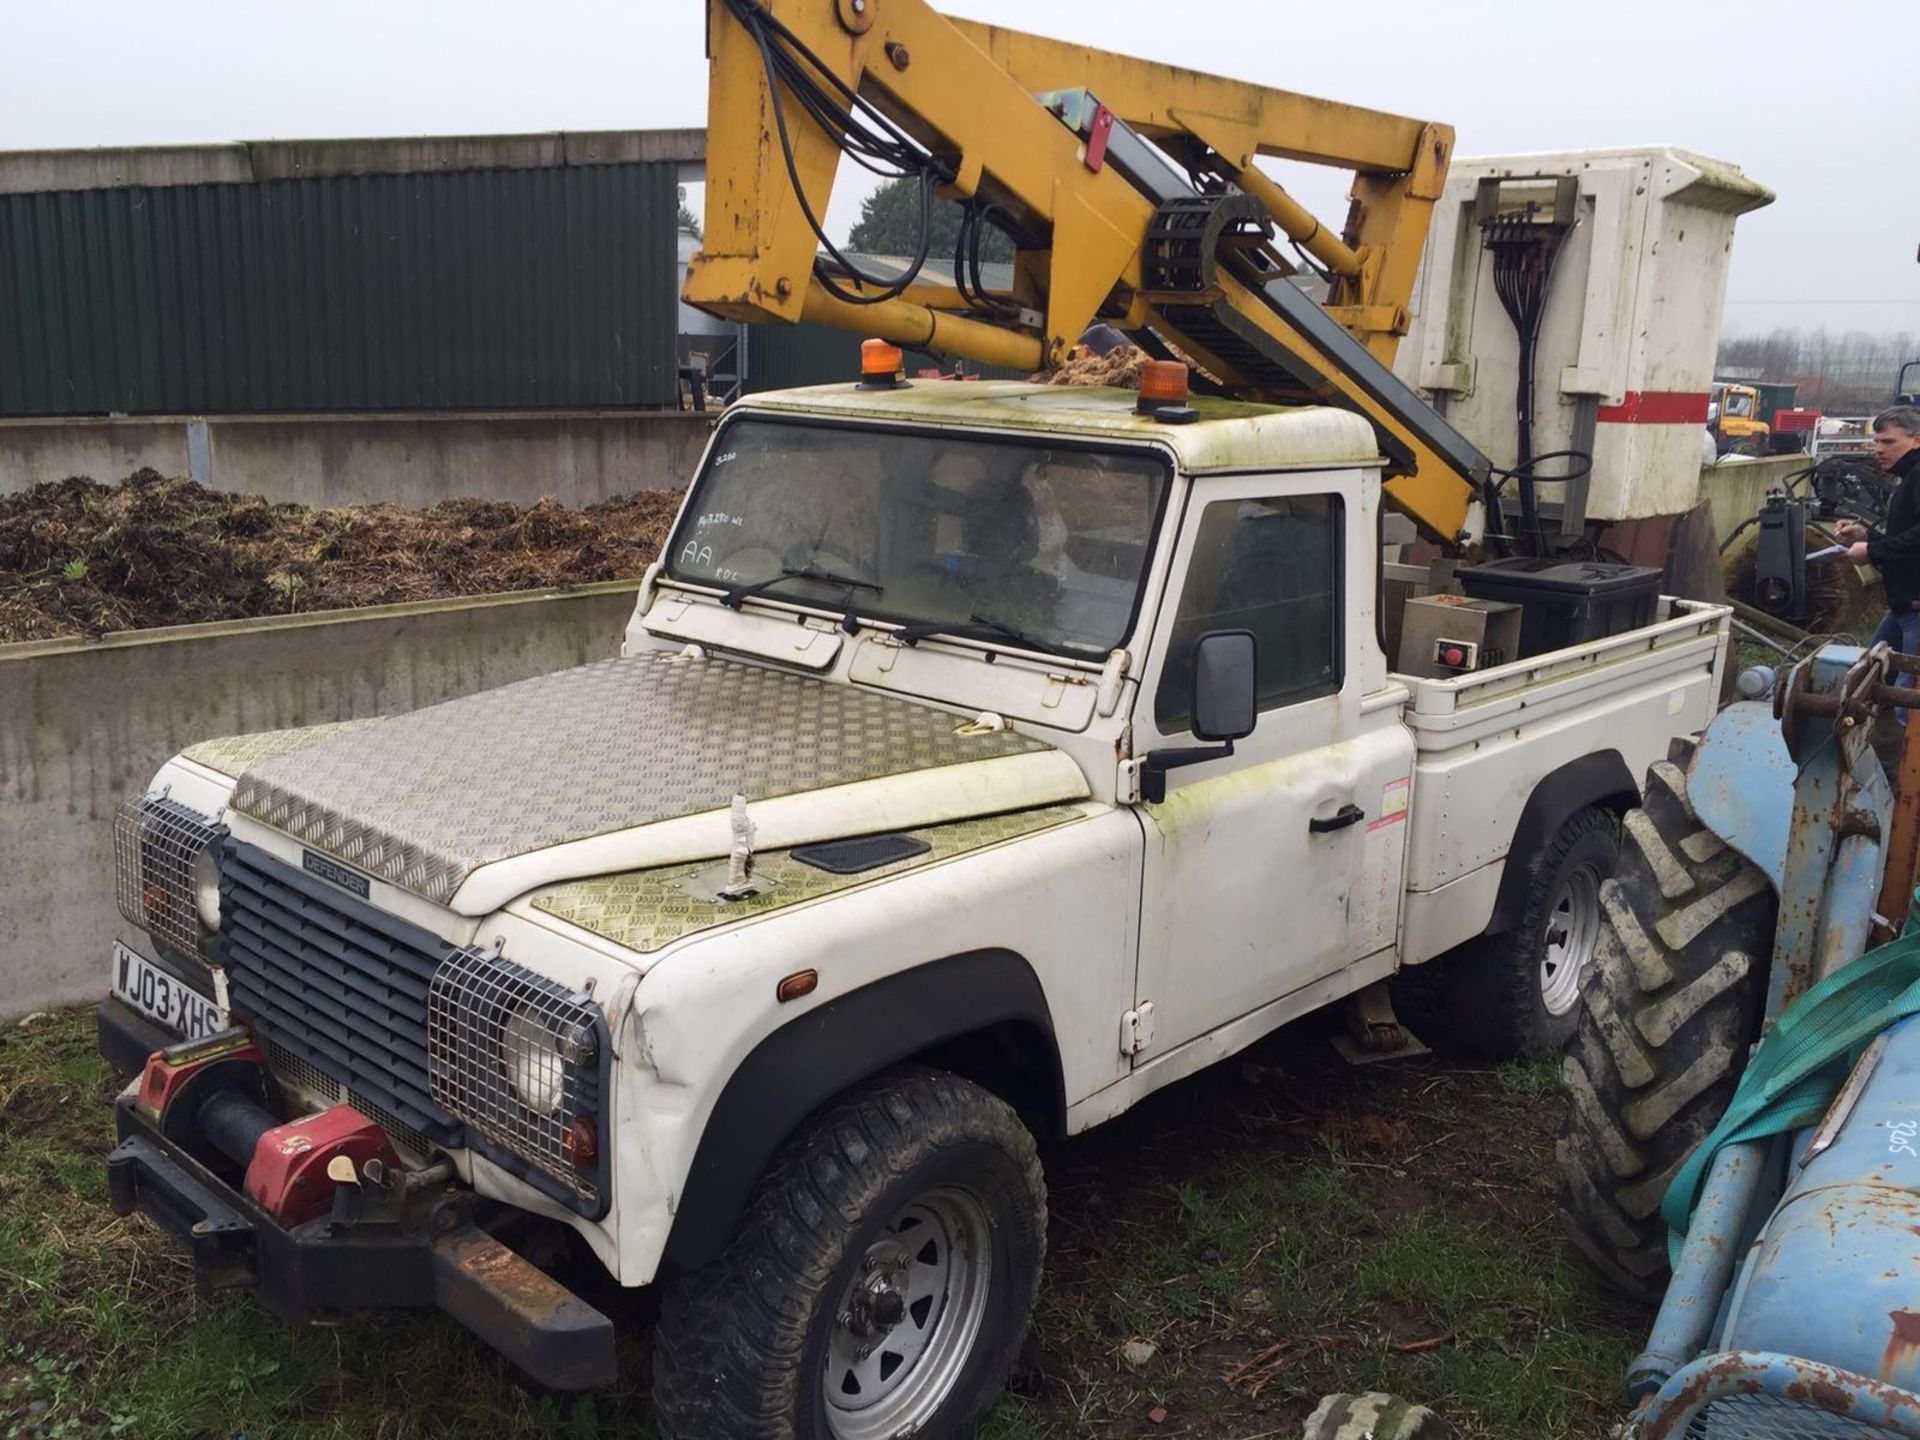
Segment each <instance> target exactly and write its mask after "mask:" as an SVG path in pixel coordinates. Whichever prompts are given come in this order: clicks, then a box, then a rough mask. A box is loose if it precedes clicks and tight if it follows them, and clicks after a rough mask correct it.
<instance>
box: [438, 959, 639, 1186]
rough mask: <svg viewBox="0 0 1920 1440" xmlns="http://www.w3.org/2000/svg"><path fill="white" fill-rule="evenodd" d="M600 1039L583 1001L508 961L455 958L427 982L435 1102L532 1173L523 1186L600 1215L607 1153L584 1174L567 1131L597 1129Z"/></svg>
mask: <svg viewBox="0 0 1920 1440" xmlns="http://www.w3.org/2000/svg"><path fill="white" fill-rule="evenodd" d="M605 1030H606V1026H605V1022H604V1021H603V1020H602V1019H601V1017H600V1010H599V1007H598V1006H596V1005H595V1004H594V1003H593V1002H592V1001H591V1000H590V999H588V998H587V997H586V996H584V995H573V994H569V993H568V992H567V990H566V988H565V987H564V986H561V985H557V984H555V983H554V982H553V981H551V980H548V979H545V978H544V977H542V976H539V975H536V974H534V972H533V971H531V970H528V969H527V968H526V967H525V966H521V965H516V964H514V963H513V962H512V961H510V960H503V959H500V958H498V957H497V956H494V955H491V954H488V953H486V952H484V951H480V950H463V951H460V952H459V953H457V954H455V955H453V956H450V957H449V958H448V960H447V962H446V963H445V964H444V965H442V966H441V967H440V969H439V971H438V972H437V973H436V974H435V975H434V977H433V988H432V991H431V995H430V999H429V1004H428V1033H429V1037H430V1043H429V1045H428V1055H429V1057H430V1060H431V1067H432V1074H433V1098H434V1100H435V1101H437V1102H438V1103H439V1104H441V1105H444V1106H445V1107H446V1108H447V1109H448V1110H450V1111H452V1112H453V1113H454V1114H455V1115H458V1116H459V1117H460V1118H461V1119H462V1120H464V1121H466V1122H467V1124H468V1125H469V1126H470V1127H472V1129H474V1130H477V1131H479V1132H480V1133H481V1134H482V1135H484V1136H486V1138H487V1139H488V1140H489V1141H490V1142H492V1144H493V1145H494V1146H496V1147H498V1148H499V1149H501V1150H504V1151H506V1152H508V1153H510V1154H513V1155H517V1156H519V1157H521V1158H522V1159H524V1160H526V1161H527V1162H529V1163H530V1164H531V1165H532V1166H533V1167H534V1168H535V1171H537V1173H536V1174H528V1175H526V1176H525V1177H524V1178H526V1179H528V1180H529V1181H530V1182H532V1183H536V1184H537V1183H539V1182H540V1180H541V1179H542V1178H544V1179H545V1180H546V1181H547V1182H549V1185H551V1184H552V1183H553V1182H558V1184H560V1185H562V1186H565V1187H566V1188H567V1190H568V1191H569V1192H570V1195H571V1198H573V1199H574V1200H575V1201H577V1202H579V1203H581V1204H584V1205H588V1206H596V1207H597V1205H598V1202H599V1200H600V1197H601V1195H602V1193H603V1188H604V1187H603V1181H604V1176H605V1165H606V1146H605V1145H604V1144H600V1145H599V1146H598V1157H597V1159H596V1162H595V1163H594V1164H593V1165H591V1166H588V1167H586V1168H584V1169H582V1168H580V1167H577V1166H575V1165H574V1163H573V1157H572V1156H571V1155H570V1154H569V1147H568V1131H569V1127H570V1126H571V1125H572V1124H573V1122H574V1121H575V1120H576V1119H579V1118H582V1117H585V1118H587V1119H588V1120H589V1121H590V1122H591V1124H593V1125H594V1126H596V1127H597V1126H599V1125H600V1124H601V1122H602V1118H603V1117H602V1110H601V1104H600V1097H601V1094H602V1091H603V1088H604V1087H603V1085H602V1075H603V1073H604V1068H605V1064H606V1056H607V1050H608V1046H607V1044H606V1035H605ZM543 1188H547V1187H545V1186H543Z"/></svg>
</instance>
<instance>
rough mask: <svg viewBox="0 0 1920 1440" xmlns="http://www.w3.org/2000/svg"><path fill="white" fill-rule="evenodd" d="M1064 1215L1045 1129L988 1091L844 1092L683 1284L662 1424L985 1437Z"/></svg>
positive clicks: (672, 1292) (817, 1437)
mask: <svg viewBox="0 0 1920 1440" xmlns="http://www.w3.org/2000/svg"><path fill="white" fill-rule="evenodd" d="M1046 1213H1047V1206H1046V1187H1045V1183H1044V1181H1043V1180H1042V1178H1041V1174H1040V1162H1039V1159H1038V1156H1037V1155H1036V1153H1035V1150H1034V1144H1033V1137H1032V1136H1031V1135H1030V1134H1029V1133H1028V1132H1027V1130H1026V1127H1025V1126H1023V1125H1022V1124H1021V1123H1020V1119H1019V1117H1018V1116H1017V1115H1015V1114H1014V1112H1013V1111H1012V1109H1010V1108H1009V1107H1008V1106H1007V1105H1006V1104H1005V1103H1004V1102H1003V1101H1001V1100H1000V1099H998V1098H997V1097H995V1096H994V1095H992V1094H990V1093H988V1092H987V1091H985V1090H983V1089H981V1088H980V1087H979V1086H977V1085H974V1084H972V1083H970V1082H969V1081H966V1080H961V1079H959V1078H957V1077H955V1076H952V1075H947V1074H942V1073H939V1072H935V1071H928V1070H901V1071H897V1072H894V1073H892V1074H890V1075H887V1076H883V1077H880V1078H879V1079H878V1080H876V1081H873V1082H871V1083H870V1084H868V1085H867V1086H865V1087H862V1088H861V1089H858V1090H855V1091H851V1092H849V1093H848V1094H846V1095H844V1096H842V1097H841V1098H840V1099H838V1100H835V1101H833V1102H832V1103H831V1104H829V1105H828V1106H827V1107H826V1108H825V1109H823V1110H821V1111H820V1112H818V1113H817V1114H816V1115H814V1116H813V1118H812V1119H811V1120H810V1121H809V1122H808V1123H807V1125H806V1126H805V1127H804V1128H803V1129H802V1130H801V1131H800V1132H799V1133H798V1134H796V1135H795V1136H794V1138H793V1139H792V1140H790V1141H789V1142H788V1143H787V1145H786V1147H785V1148H784V1149H783V1151H782V1152H781V1154H780V1155H779V1156H778V1157H777V1158H776V1160H775V1161H774V1164H773V1165H772V1166H771V1168H770V1169H769V1170H768V1172H767V1174H766V1176H765V1178H764V1179H763V1180H762V1181H761V1184H760V1187H759V1190H758V1191H757V1192H756V1194H755V1196H754V1199H753V1201H752V1203H751V1204H750V1206H749V1207H748V1211H747V1214H746V1216H745V1218H744V1219H743V1220H742V1222H741V1226H740V1229H739V1230H738V1232H737V1233H736V1234H735V1236H734V1238H733V1240H732V1242H731V1243H730V1244H729V1245H728V1247H727V1250H726V1253H725V1254H724V1255H722V1256H721V1258H720V1259H719V1260H718V1261H716V1262H715V1263H714V1264H713V1265H710V1266H708V1267H707V1268H706V1269H704V1270H701V1271H698V1272H696V1273H694V1274H692V1275H688V1276H685V1277H682V1278H681V1279H679V1280H676V1281H674V1282H672V1283H670V1284H669V1285H668V1286H667V1287H666V1291H665V1294H664V1296H663V1298H662V1304H661V1313H660V1326H659V1331H658V1338H657V1341H656V1345H655V1351H654V1400H655V1404H656V1405H657V1407H658V1409H659V1414H660V1421H661V1430H662V1433H663V1434H664V1435H666V1436H669V1437H672V1440H709V1437H711V1440H723V1437H724V1440H775V1437H781V1440H786V1437H793V1440H882V1437H892V1436H896V1435H924V1436H949V1435H952V1436H964V1435H970V1434H972V1433H973V1431H974V1430H975V1428H976V1427H978V1425H979V1424H980V1422H981V1421H982V1420H984V1419H985V1418H986V1416H987V1413H988V1412H989V1411H990V1410H991V1409H992V1408H993V1405H994V1402H995V1401H996V1400H997V1399H998V1398H999V1394H1000V1391H1001V1388H1002V1387H1003V1386H1004V1385H1005V1383H1006V1379H1007V1374H1008V1372H1009V1371H1010V1370H1011V1369H1012V1366H1013V1362H1014V1359H1015V1357H1016V1356H1017V1355H1018V1353H1019V1350H1020V1345H1021V1342H1022V1341H1023V1340H1024V1338H1025V1336H1026V1330H1027V1320H1028V1313H1029V1311H1030V1310H1031V1308H1032V1304H1033V1296H1034V1292H1035V1289H1036V1288H1037V1286H1038V1284H1039V1280H1040V1266H1041V1260H1042V1258H1043V1255H1044V1252H1045V1245H1046Z"/></svg>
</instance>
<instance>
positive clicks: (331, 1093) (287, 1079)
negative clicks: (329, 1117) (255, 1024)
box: [262, 1040, 346, 1105]
mask: <svg viewBox="0 0 1920 1440" xmlns="http://www.w3.org/2000/svg"><path fill="white" fill-rule="evenodd" d="M262 1048H263V1049H264V1050H265V1051H266V1052H267V1068H268V1069H269V1070H271V1071H273V1073H274V1075H275V1076H276V1077H278V1079H279V1080H280V1081H281V1082H282V1083H283V1084H287V1085H296V1086H298V1087H299V1088H300V1089H302V1090H304V1091H305V1092H306V1093H307V1094H308V1095H310V1096H311V1097H312V1098H314V1099H315V1100H320V1101H323V1102H325V1103H326V1104H328V1105H338V1104H339V1103H340V1097H341V1096H342V1095H344V1094H346V1086H344V1085H342V1084H341V1083H340V1082H339V1081H338V1080H336V1079H334V1078H333V1076H331V1075H329V1074H327V1073H326V1072H325V1071H324V1070H322V1069H321V1068H320V1067H319V1066H318V1065H315V1064H314V1063H313V1062H312V1061H311V1060H307V1059H304V1058H302V1057H301V1056H299V1055H297V1054H295V1053H294V1052H293V1051H291V1050H289V1049H288V1048H287V1047H286V1046H284V1045H282V1044H281V1043H280V1042H279V1041H278V1040H268V1041H265V1042H264V1043H263V1045H262Z"/></svg>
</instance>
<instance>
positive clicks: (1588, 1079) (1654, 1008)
mask: <svg viewBox="0 0 1920 1440" xmlns="http://www.w3.org/2000/svg"><path fill="white" fill-rule="evenodd" d="M1692 757H1693V745H1692V743H1691V742H1688V741H1684V740H1676V741H1675V742H1674V744H1673V748H1672V751H1671V752H1670V758H1669V759H1667V760H1666V761H1663V762H1660V763H1658V764H1655V765H1654V766H1653V767H1652V769H1651V770H1649V771H1648V773H1647V786H1646V802H1645V805H1644V806H1643V808H1641V809H1639V810H1635V811H1630V812H1629V813H1628V815H1627V819H1626V825H1625V830H1626V837H1627V845H1626V850H1625V854H1624V855H1623V856H1622V859H1621V865H1620V869H1619V872H1618V874H1617V876H1616V877H1615V878H1614V879H1613V880H1610V881H1608V882H1607V883H1606V884H1605V885H1604V886H1603V887H1602V888H1601V909H1602V912H1603V914H1602V922H1601V930H1600V940H1599V945H1598V947H1597V950H1596V952H1595V955H1594V961H1593V966H1592V969H1591V971H1590V972H1589V974H1588V976H1587V980H1586V984H1585V985H1584V986H1583V988H1582V990H1581V996H1580V1018H1579V1024H1578V1026H1577V1028H1576V1030H1575V1034H1574V1038H1573V1043H1572V1045H1571V1047H1570V1048H1569V1050H1568V1052H1567V1058H1566V1062H1565V1075H1566V1087H1567V1102H1568V1103H1567V1116H1566V1122H1565V1126H1564V1128H1563V1130H1562V1133H1561V1138H1560V1142H1559V1145H1558V1147H1557V1150H1556V1154H1557V1157H1558V1160H1559V1166H1560V1177H1561V1184H1562V1188H1561V1207H1560V1213H1561V1223H1562V1225H1563V1226H1564V1228H1565V1230H1566V1232H1567V1236H1568V1238H1569V1239H1570V1240H1571V1241H1572V1244H1573V1248H1574V1250H1575V1251H1576V1252H1577V1253H1578V1255H1579V1256H1580V1258H1581V1259H1582V1260H1583V1261H1585V1263H1586V1264H1587V1265H1588V1266H1589V1267H1591V1269H1592V1270H1593V1271H1594V1273H1595V1274H1596V1275H1598V1276H1599V1278H1600V1279H1601V1280H1602V1281H1603V1282H1605V1283H1606V1284H1607V1285H1608V1286H1610V1287H1611V1288H1613V1289H1615V1290H1618V1291H1620V1292H1622V1293H1623V1294H1626V1295H1630V1296H1633V1297H1635V1298H1638V1299H1643V1300H1656V1299H1658V1298H1659V1295H1660V1293H1661V1291H1662V1290H1663V1289H1664V1288H1665V1286H1666V1280H1667V1228H1666V1225H1665V1224H1664V1223H1663V1222H1662V1221H1661V1219H1660V1201H1661V1199H1662V1197H1663V1196H1665V1194H1666V1190H1667V1185H1668V1183H1669V1182H1670V1181H1671V1180H1672V1178H1673V1175H1674V1172H1675V1171H1676V1170H1678V1169H1679V1167H1680V1165H1681V1163H1682V1162H1683V1161H1684V1160H1685V1159H1686V1158H1687V1155H1688V1154H1689V1153H1690V1152H1691V1151H1692V1150H1693V1148H1694V1147H1695V1146H1696V1145H1698V1144H1699V1143H1700V1141H1701V1139H1702V1138H1704V1137H1705V1136H1706V1134H1707V1132H1708V1131H1710V1130H1711V1129H1712V1128H1713V1126H1714V1125H1715V1124H1716V1123H1717V1122H1718V1121H1719V1119H1720V1116H1721V1115H1722V1114H1723V1113H1724V1112H1725V1110H1726V1108H1727V1104H1728V1102H1729V1101H1730V1100H1731V1099H1732V1097H1733V1091H1734V1086H1735V1084H1736V1082H1737V1081H1738V1080H1739V1078H1740V1072H1741V1071H1742V1070H1743V1069H1744V1068H1745V1067H1746V1062H1747V1052H1748V1050H1749V1048H1750V1047H1751V1045H1752V1043H1753V1041H1754V1039H1755V1038H1756V1036H1757V1035H1758V1033H1759V1021H1760V1014H1761V1009H1762V1006H1763V1004H1764V1001H1765V997H1766V976H1767V965H1768V960H1769V958H1770V956H1771V955H1772V952H1773V926H1774V915H1775V912H1776V908H1777V904H1778V902H1777V899H1776V897H1775V895H1774V892H1773V887H1772V885H1771V884H1770V883H1769V881H1768V880H1767V877H1766V876H1765V875H1764V874H1763V873H1762V872H1761V871H1760V870H1759V869H1758V868H1757V867H1756V866H1754V865H1753V864H1752V863H1751V862H1750V861H1748V860H1747V859H1745V858H1744V857H1743V856H1742V855H1740V854H1739V852H1738V851H1736V850H1734V849H1733V848H1732V847H1731V846H1729V845H1727V844H1726V843H1725V842H1724V841H1722V840H1721V839H1720V837H1719V836H1717V835H1715V834H1714V833H1713V832H1712V831H1710V830H1708V829H1706V828H1705V827H1704V826H1702V825H1701V823H1700V821H1699V819H1698V817H1696V816H1695V814H1694V811H1693V806H1692V805H1691V804H1690V803H1689V802H1688V799H1687V775H1686V766H1687V764H1688V762H1689V761H1690V760H1691V759H1692Z"/></svg>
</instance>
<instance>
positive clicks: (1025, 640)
mask: <svg viewBox="0 0 1920 1440" xmlns="http://www.w3.org/2000/svg"><path fill="white" fill-rule="evenodd" d="M929 635H957V636H959V637H960V638H961V639H963V640H995V639H998V640H1011V641H1013V643H1014V644H1016V645H1024V646H1026V647H1027V648H1028V649H1029V650H1041V651H1052V650H1057V649H1058V648H1059V647H1058V646H1056V645H1049V644H1048V643H1047V642H1046V641H1044V640H1036V639H1035V638H1034V637H1033V636H1031V635H1029V634H1027V632H1026V631H1024V630H1019V629H1015V628H1014V627H1013V626H1011V625H1009V624H1007V622H1006V621H1004V620H996V619H994V618H993V617H992V616H991V615H982V614H981V613H980V612H979V611H978V610H976V611H974V612H973V614H971V615H969V616H968V617H967V623H966V624H964V625H961V624H958V623H956V622H954V621H951V620H918V621H915V622H914V623H913V624H911V625H902V626H901V627H900V628H899V629H898V630H896V631H894V632H893V638H894V639H896V640H898V641H899V642H900V643H901V644H902V645H918V644H919V643H920V642H921V641H922V640H925V639H926V638H927V637H928V636H929Z"/></svg>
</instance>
